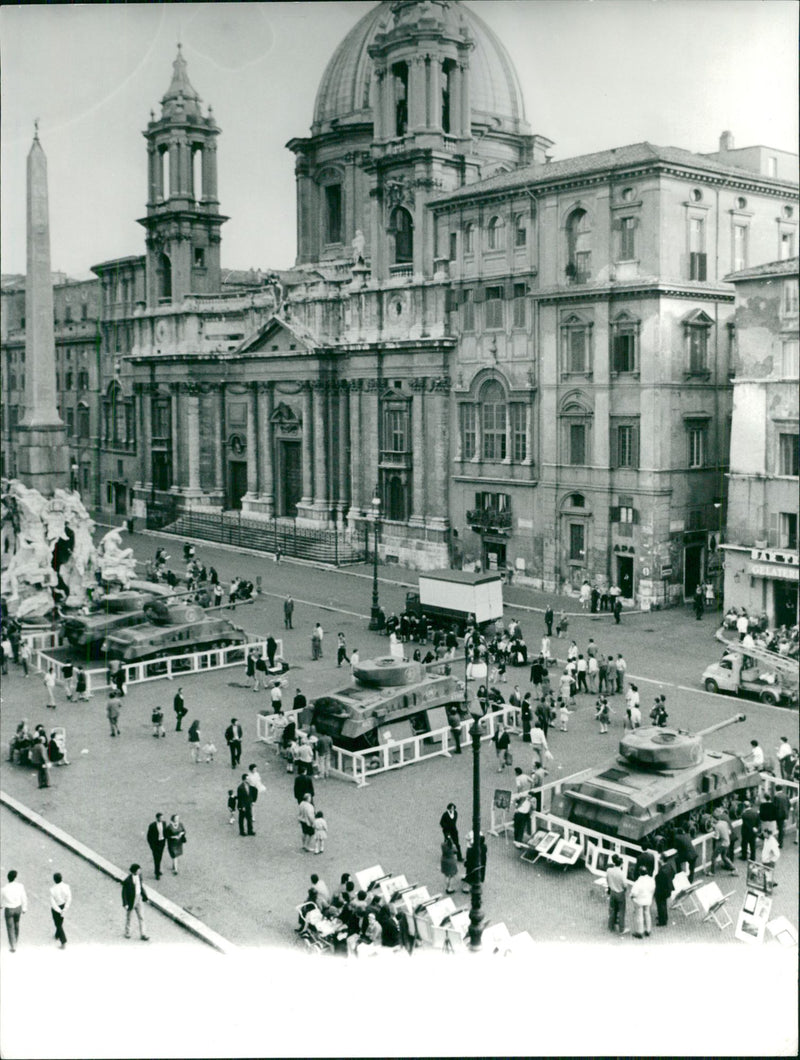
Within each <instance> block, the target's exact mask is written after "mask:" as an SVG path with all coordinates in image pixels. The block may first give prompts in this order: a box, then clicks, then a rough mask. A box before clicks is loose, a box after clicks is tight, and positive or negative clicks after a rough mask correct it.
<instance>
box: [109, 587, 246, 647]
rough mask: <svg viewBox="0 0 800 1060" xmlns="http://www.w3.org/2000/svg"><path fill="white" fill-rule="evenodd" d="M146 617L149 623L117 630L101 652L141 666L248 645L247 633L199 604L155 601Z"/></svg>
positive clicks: (145, 607)
mask: <svg viewBox="0 0 800 1060" xmlns="http://www.w3.org/2000/svg"><path fill="white" fill-rule="evenodd" d="M209 610H212V611H213V610H214V608H210V609H209ZM144 613H145V618H146V621H145V622H143V623H142V624H141V625H137V626H133V627H131V628H130V629H120V630H117V631H116V632H114V633H110V634H109V635H108V636H107V637H106V639H105V640H104V641H103V643H102V646H101V650H102V651H103V652H105V653H106V655H107V657H108V658H109V659H119V660H121V661H122V662H125V663H132V662H141V661H143V660H147V659H159V658H162V657H163V656H165V655H181V654H182V655H186V654H188V653H189V652H193V651H204V650H206V649H209V648H227V647H230V646H231V645H234V644H246V643H247V634H246V633H245V632H244V630H243V629H241V628H240V627H239V626H235V625H234V624H233V623H232V622H229V621H228V619H226V618H220V617H218V616H217V615H213V616H212V615H210V614H209V613H208V612H207V611H204V610H203V608H202V607H199V606H198V605H197V604H185V603H184V604H182V603H165V602H164V601H162V600H152V601H150V602H149V603H147V604H145V606H144Z"/></svg>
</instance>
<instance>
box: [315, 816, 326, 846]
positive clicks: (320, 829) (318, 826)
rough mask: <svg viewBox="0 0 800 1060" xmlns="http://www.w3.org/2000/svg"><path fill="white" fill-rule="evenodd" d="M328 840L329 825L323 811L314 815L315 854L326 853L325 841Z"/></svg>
mask: <svg viewBox="0 0 800 1060" xmlns="http://www.w3.org/2000/svg"><path fill="white" fill-rule="evenodd" d="M327 838H328V823H327V821H326V820H325V815H324V814H323V812H322V810H317V812H316V813H315V814H314V853H315V854H324V853H325V840H326V839H327Z"/></svg>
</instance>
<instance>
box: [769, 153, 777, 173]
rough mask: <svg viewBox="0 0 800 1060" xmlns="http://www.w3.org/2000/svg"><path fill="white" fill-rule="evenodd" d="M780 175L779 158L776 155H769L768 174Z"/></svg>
mask: <svg viewBox="0 0 800 1060" xmlns="http://www.w3.org/2000/svg"><path fill="white" fill-rule="evenodd" d="M777 175H778V159H777V157H776V156H775V155H767V176H768V177H777Z"/></svg>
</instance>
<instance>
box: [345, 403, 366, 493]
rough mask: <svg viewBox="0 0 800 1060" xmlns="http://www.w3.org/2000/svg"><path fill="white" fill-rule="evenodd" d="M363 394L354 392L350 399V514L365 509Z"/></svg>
mask: <svg viewBox="0 0 800 1060" xmlns="http://www.w3.org/2000/svg"><path fill="white" fill-rule="evenodd" d="M361 401H362V397H361V392H360V391H359V390H353V392H352V398H348V404H349V407H350V415H349V419H350V425H349V426H350V472H349V473H350V512H351V514H353V511H354V509H359V510H360V509H362V508H363V507H364V486H363V483H362V480H361V476H362V474H363V470H364V461H363V459H362V455H361V448H362V444H363V443H362V438H363V432H362V428H361Z"/></svg>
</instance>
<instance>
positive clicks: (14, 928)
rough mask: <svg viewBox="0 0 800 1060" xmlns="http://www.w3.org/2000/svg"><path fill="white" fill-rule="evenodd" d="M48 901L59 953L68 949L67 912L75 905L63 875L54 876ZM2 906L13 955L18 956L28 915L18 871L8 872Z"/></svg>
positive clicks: (0, 895)
mask: <svg viewBox="0 0 800 1060" xmlns="http://www.w3.org/2000/svg"><path fill="white" fill-rule="evenodd" d="M49 899H50V915H51V916H52V918H53V925H54V927H55V933H54V938H55V939H56V941H57V942H58V945H59V949H62V950H63V949H64V948H65V947H66V945H67V933H66V931H65V930H64V920H65V918H66V915H67V910H68V909H69V907H70V906H71V905H72V889H71V887H70V885H69V884H68V883H65V882H64V877H63V876H62V874H61V873H60V872H55V873H53V883H52V885H51V886H50V889H49ZM0 903H1V904H2V906H3V917H4V919H5V922H6V934H7V935H8V947H9V949H10V950H11V952H12V953H16V950H17V945H18V944H19V934H20V921H21V919H22V916H23V915H24V914H25V913H27V912H28V894H27V892H26V890H25V885H24V884H23V883H22V881H21V880H20V879H19V873H18V872H17V870H16V869H9V871H8V873H7V875H6V882H5V884H4V885H3V887H2V888H0Z"/></svg>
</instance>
